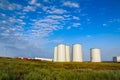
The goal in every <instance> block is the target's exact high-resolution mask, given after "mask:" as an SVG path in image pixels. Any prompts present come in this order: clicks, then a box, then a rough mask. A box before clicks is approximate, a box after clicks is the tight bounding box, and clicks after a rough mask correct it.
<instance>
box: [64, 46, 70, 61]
mask: <svg viewBox="0 0 120 80" xmlns="http://www.w3.org/2000/svg"><path fill="white" fill-rule="evenodd" d="M65 47H66V49H65V50H66V55H65V57H66V62H70V47H69V46H65Z"/></svg>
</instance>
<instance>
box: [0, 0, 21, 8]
mask: <svg viewBox="0 0 120 80" xmlns="http://www.w3.org/2000/svg"><path fill="white" fill-rule="evenodd" d="M0 8H1V9H3V10H20V9H22V6H21V5H19V4H16V3H10V2H8V1H7V0H1V1H0Z"/></svg>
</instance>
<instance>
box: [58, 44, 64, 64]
mask: <svg viewBox="0 0 120 80" xmlns="http://www.w3.org/2000/svg"><path fill="white" fill-rule="evenodd" d="M65 53H66V51H65V45H64V44H59V45H58V47H57V54H58V55H57V58H58V60H57V62H65Z"/></svg>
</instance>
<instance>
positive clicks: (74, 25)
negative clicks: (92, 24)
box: [72, 23, 81, 27]
mask: <svg viewBox="0 0 120 80" xmlns="http://www.w3.org/2000/svg"><path fill="white" fill-rule="evenodd" d="M72 26H73V27H80V26H81V24H80V23H73V25H72Z"/></svg>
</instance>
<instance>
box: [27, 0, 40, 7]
mask: <svg viewBox="0 0 120 80" xmlns="http://www.w3.org/2000/svg"><path fill="white" fill-rule="evenodd" d="M29 4H31V5H34V6H37V7H39V6H41V4H40V3H38V2H37V0H31V1H30V2H29Z"/></svg>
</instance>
